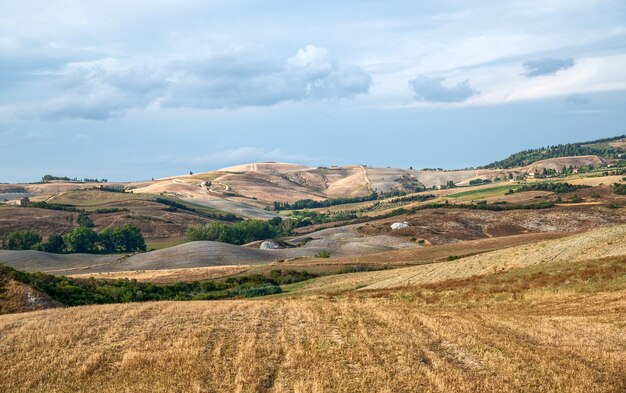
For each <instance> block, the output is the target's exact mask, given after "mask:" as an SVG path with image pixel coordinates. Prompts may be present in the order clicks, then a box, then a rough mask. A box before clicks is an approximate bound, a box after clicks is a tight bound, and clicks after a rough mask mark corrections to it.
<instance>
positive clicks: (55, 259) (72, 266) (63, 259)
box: [0, 250, 124, 274]
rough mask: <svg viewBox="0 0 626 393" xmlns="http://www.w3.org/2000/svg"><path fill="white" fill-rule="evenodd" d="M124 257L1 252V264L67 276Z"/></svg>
mask: <svg viewBox="0 0 626 393" xmlns="http://www.w3.org/2000/svg"><path fill="white" fill-rule="evenodd" d="M123 257H124V256H123V255H94V254H50V253H47V252H43V251H33V250H27V251H9V250H0V263H3V264H5V265H7V266H11V267H12V268H15V269H18V270H25V271H28V272H46V273H55V274H67V273H68V272H71V271H80V270H82V269H88V268H92V267H94V266H100V267H102V266H106V265H110V264H112V263H114V262H116V261H117V260H118V259H120V258H123Z"/></svg>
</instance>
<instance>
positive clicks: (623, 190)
mask: <svg viewBox="0 0 626 393" xmlns="http://www.w3.org/2000/svg"><path fill="white" fill-rule="evenodd" d="M613 192H614V193H616V194H617V195H626V184H619V183H615V184H613Z"/></svg>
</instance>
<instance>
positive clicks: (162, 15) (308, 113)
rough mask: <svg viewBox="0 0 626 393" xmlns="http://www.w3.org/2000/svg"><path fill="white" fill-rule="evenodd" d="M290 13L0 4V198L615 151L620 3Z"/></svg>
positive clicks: (622, 120) (624, 79)
mask: <svg viewBox="0 0 626 393" xmlns="http://www.w3.org/2000/svg"><path fill="white" fill-rule="evenodd" d="M299 3H301V2H286V1H263V2H261V1H258V2H257V1H237V2H234V1H195V0H182V1H181V0H179V1H169V0H152V1H142V0H137V1H132V2H129V1H117V0H110V1H107V2H97V1H89V0H83V1H55V2H42V1H29V0H22V1H20V2H10V1H4V0H0V182H15V181H34V180H37V179H39V178H40V177H41V176H42V175H43V174H46V173H52V174H58V175H67V176H71V177H99V178H102V177H105V178H108V179H111V180H140V179H149V178H152V177H155V178H156V177H162V176H169V175H175V174H180V173H185V172H188V171H190V170H192V171H194V172H200V171H206V170H210V169H217V168H220V167H223V166H227V165H232V164H237V163H244V162H252V161H289V162H299V163H304V164H310V165H332V164H351V163H356V164H369V165H378V166H397V167H408V166H413V167H417V168H421V167H434V166H435V167H447V168H455V167H466V166H473V165H480V164H483V163H488V162H491V161H494V160H496V159H500V158H503V157H504V156H505V155H507V154H509V153H511V152H514V151H517V150H521V149H525V148H530V147H538V146H543V145H548V144H556V143H563V142H573V141H580V140H588V139H594V138H597V137H608V136H614V135H619V134H622V133H624V132H626V109H625V108H626V71H624V70H626V3H624V2H623V1H600V0H598V1H578V0H559V1H545V0H544V1H525V2H519V1H499V2H493V1H491V2H480V1H476V2H463V1H440V2H427V1H423V2H422V1H317V2H310V4H299ZM470 3H471V7H470V6H469V5H468V4H470Z"/></svg>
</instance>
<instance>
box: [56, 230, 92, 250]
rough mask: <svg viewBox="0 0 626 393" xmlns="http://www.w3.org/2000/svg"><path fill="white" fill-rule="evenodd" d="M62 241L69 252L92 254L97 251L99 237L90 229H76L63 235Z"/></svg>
mask: <svg viewBox="0 0 626 393" xmlns="http://www.w3.org/2000/svg"><path fill="white" fill-rule="evenodd" d="M63 240H64V241H65V244H66V245H67V248H68V250H69V251H71V252H80V253H94V252H96V251H97V250H98V248H97V247H98V242H99V240H100V237H99V236H98V234H97V233H96V232H94V230H93V229H91V228H86V227H78V228H75V229H74V230H73V231H71V232H69V233H67V234H65V236H63Z"/></svg>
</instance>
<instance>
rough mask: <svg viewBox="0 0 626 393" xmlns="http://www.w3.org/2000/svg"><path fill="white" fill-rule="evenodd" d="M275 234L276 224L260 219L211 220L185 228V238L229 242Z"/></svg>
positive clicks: (253, 239) (264, 237) (265, 237)
mask: <svg viewBox="0 0 626 393" xmlns="http://www.w3.org/2000/svg"><path fill="white" fill-rule="evenodd" d="M277 235H279V228H278V226H276V225H272V223H270V222H267V221H260V220H245V221H240V222H238V223H234V224H231V225H226V224H223V223H221V222H211V223H208V224H206V225H192V226H190V227H189V228H188V229H187V238H188V239H189V240H191V241H196V240H212V241H218V242H224V243H231V244H245V243H250V242H253V241H256V240H264V239H271V238H273V237H276V236H277Z"/></svg>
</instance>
